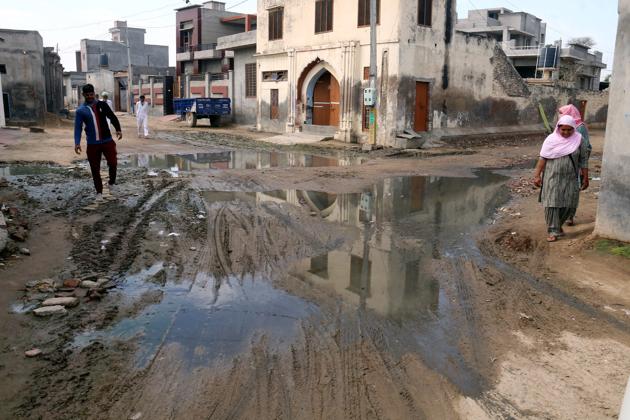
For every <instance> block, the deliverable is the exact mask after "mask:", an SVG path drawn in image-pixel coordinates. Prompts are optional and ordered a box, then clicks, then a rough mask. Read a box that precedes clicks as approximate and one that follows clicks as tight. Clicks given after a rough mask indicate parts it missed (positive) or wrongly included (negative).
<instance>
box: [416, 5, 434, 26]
mask: <svg viewBox="0 0 630 420" xmlns="http://www.w3.org/2000/svg"><path fill="white" fill-rule="evenodd" d="M432 8H433V1H432V0H418V25H422V26H431V9H432Z"/></svg>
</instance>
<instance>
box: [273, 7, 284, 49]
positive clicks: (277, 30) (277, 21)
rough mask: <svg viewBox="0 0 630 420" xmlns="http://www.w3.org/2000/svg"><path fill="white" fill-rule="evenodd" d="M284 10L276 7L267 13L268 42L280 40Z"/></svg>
mask: <svg viewBox="0 0 630 420" xmlns="http://www.w3.org/2000/svg"><path fill="white" fill-rule="evenodd" d="M283 16H284V8H283V7H277V8H275V9H272V10H270V11H269V41H273V40H275V39H282V18H283Z"/></svg>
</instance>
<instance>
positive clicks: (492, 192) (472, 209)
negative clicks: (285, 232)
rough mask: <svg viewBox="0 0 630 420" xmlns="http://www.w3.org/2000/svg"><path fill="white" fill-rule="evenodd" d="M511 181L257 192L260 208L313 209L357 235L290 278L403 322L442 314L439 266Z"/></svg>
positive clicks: (425, 180) (484, 178)
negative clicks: (272, 204) (269, 205)
mask: <svg viewBox="0 0 630 420" xmlns="http://www.w3.org/2000/svg"><path fill="white" fill-rule="evenodd" d="M504 180H505V178H504V177H502V176H500V175H495V174H492V173H488V172H480V173H479V174H478V177H477V178H470V179H462V178H437V177H401V178H390V179H386V180H384V181H382V182H379V183H378V184H376V185H375V186H374V187H372V188H371V189H370V190H369V191H364V192H363V193H353V194H331V193H326V192H314V191H301V190H288V191H272V192H263V193H256V195H257V200H258V202H265V201H286V202H289V203H292V204H294V205H298V206H308V208H310V210H311V211H314V212H317V213H318V214H319V215H320V216H321V217H322V218H324V219H325V220H327V221H330V222H334V223H341V224H343V225H346V226H350V227H352V228H354V229H356V240H354V241H353V243H352V244H351V245H350V246H349V247H348V248H346V249H338V250H333V251H331V252H328V253H327V254H323V255H317V256H314V257H312V258H310V259H307V260H303V261H301V262H299V263H297V264H296V265H295V266H294V267H293V269H292V270H291V273H292V274H293V275H295V276H297V277H299V278H301V279H303V280H304V281H307V282H309V283H311V284H313V285H316V286H320V287H325V288H329V289H332V290H334V291H335V292H336V293H337V294H339V295H340V296H341V297H342V299H343V300H344V301H347V302H349V303H351V304H353V305H356V306H357V307H367V308H369V309H372V310H374V311H376V312H378V313H380V314H382V315H385V316H388V317H392V318H396V319H402V318H405V317H408V316H411V315H418V314H423V313H424V314H426V313H429V312H432V313H435V312H437V310H438V306H439V302H440V286H439V283H438V282H437V280H436V279H435V278H434V276H433V274H432V272H433V267H432V264H433V263H434V262H435V261H434V260H437V259H440V258H441V255H442V254H443V253H444V252H445V251H447V250H448V248H449V247H451V246H456V244H457V240H458V239H460V238H461V235H462V234H466V233H467V232H469V231H470V230H471V229H472V228H474V227H475V226H477V225H479V224H480V223H481V222H482V221H483V220H484V219H485V218H486V217H487V216H489V214H490V213H491V212H492V210H493V209H494V208H495V206H496V205H497V203H498V202H500V200H502V198H503V197H504V196H505V191H504V188H503V184H504Z"/></svg>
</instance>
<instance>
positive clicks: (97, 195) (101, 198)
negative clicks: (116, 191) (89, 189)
mask: <svg viewBox="0 0 630 420" xmlns="http://www.w3.org/2000/svg"><path fill="white" fill-rule="evenodd" d="M94 201H96V202H97V203H100V202H102V201H103V194H101V193H97V194H96V198H95V199H94Z"/></svg>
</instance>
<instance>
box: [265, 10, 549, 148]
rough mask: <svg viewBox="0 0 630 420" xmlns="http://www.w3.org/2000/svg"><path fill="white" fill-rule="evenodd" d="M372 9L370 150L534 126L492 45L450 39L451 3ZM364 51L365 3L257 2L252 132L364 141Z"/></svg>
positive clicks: (463, 37) (523, 93)
mask: <svg viewBox="0 0 630 420" xmlns="http://www.w3.org/2000/svg"><path fill="white" fill-rule="evenodd" d="M377 3H378V7H379V10H378V17H379V19H378V20H379V24H378V28H377V40H378V48H377V63H378V79H377V87H378V90H379V92H380V94H379V97H378V101H377V143H378V144H382V145H384V146H394V147H405V142H404V141H403V140H401V139H400V137H397V135H398V134H399V133H401V132H403V131H404V130H405V129H414V130H415V131H417V132H424V131H432V132H433V133H438V132H439V133H440V134H443V135H446V134H448V133H449V132H453V130H454V129H456V130H457V132H461V131H462V129H464V130H468V132H471V131H473V132H474V131H475V130H476V129H480V128H483V129H485V128H487V127H492V126H505V125H517V124H538V123H540V119H539V116H538V115H537V114H536V113H533V112H530V111H527V112H526V111H525V109H526V108H528V107H529V108H528V109H533V108H532V106H531V99H529V98H528V97H529V96H530V91H529V90H528V88H527V86H526V85H525V83H524V82H523V81H522V79H521V78H520V76H519V75H518V73H516V71H515V70H514V68H513V66H512V65H511V64H510V63H509V61H508V59H507V58H506V56H505V54H504V53H503V52H502V50H501V49H500V47H498V46H497V42H496V41H495V40H494V39H489V38H486V37H480V36H475V35H469V34H463V33H460V32H455V30H454V27H455V23H456V12H455V9H456V6H455V1H454V0H390V1H388V2H387V3H385V2H381V1H378V2H377ZM369 44H370V29H369V0H346V1H340V0H337V1H334V0H316V1H311V0H259V2H258V31H257V64H258V68H257V73H256V77H257V95H256V96H257V104H258V106H257V113H258V115H257V127H258V129H259V130H266V131H275V132H285V131H286V132H294V131H313V132H319V133H322V134H330V135H333V136H334V137H335V138H336V139H338V140H343V141H346V142H365V141H366V140H367V131H366V128H367V126H368V121H367V118H366V117H367V116H366V112H365V108H364V107H363V98H362V92H363V87H366V86H367V83H368V80H367V79H368V77H367V76H368V73H369V72H368V66H369V61H370V54H369V50H370V46H369ZM550 112H555V110H550Z"/></svg>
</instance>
